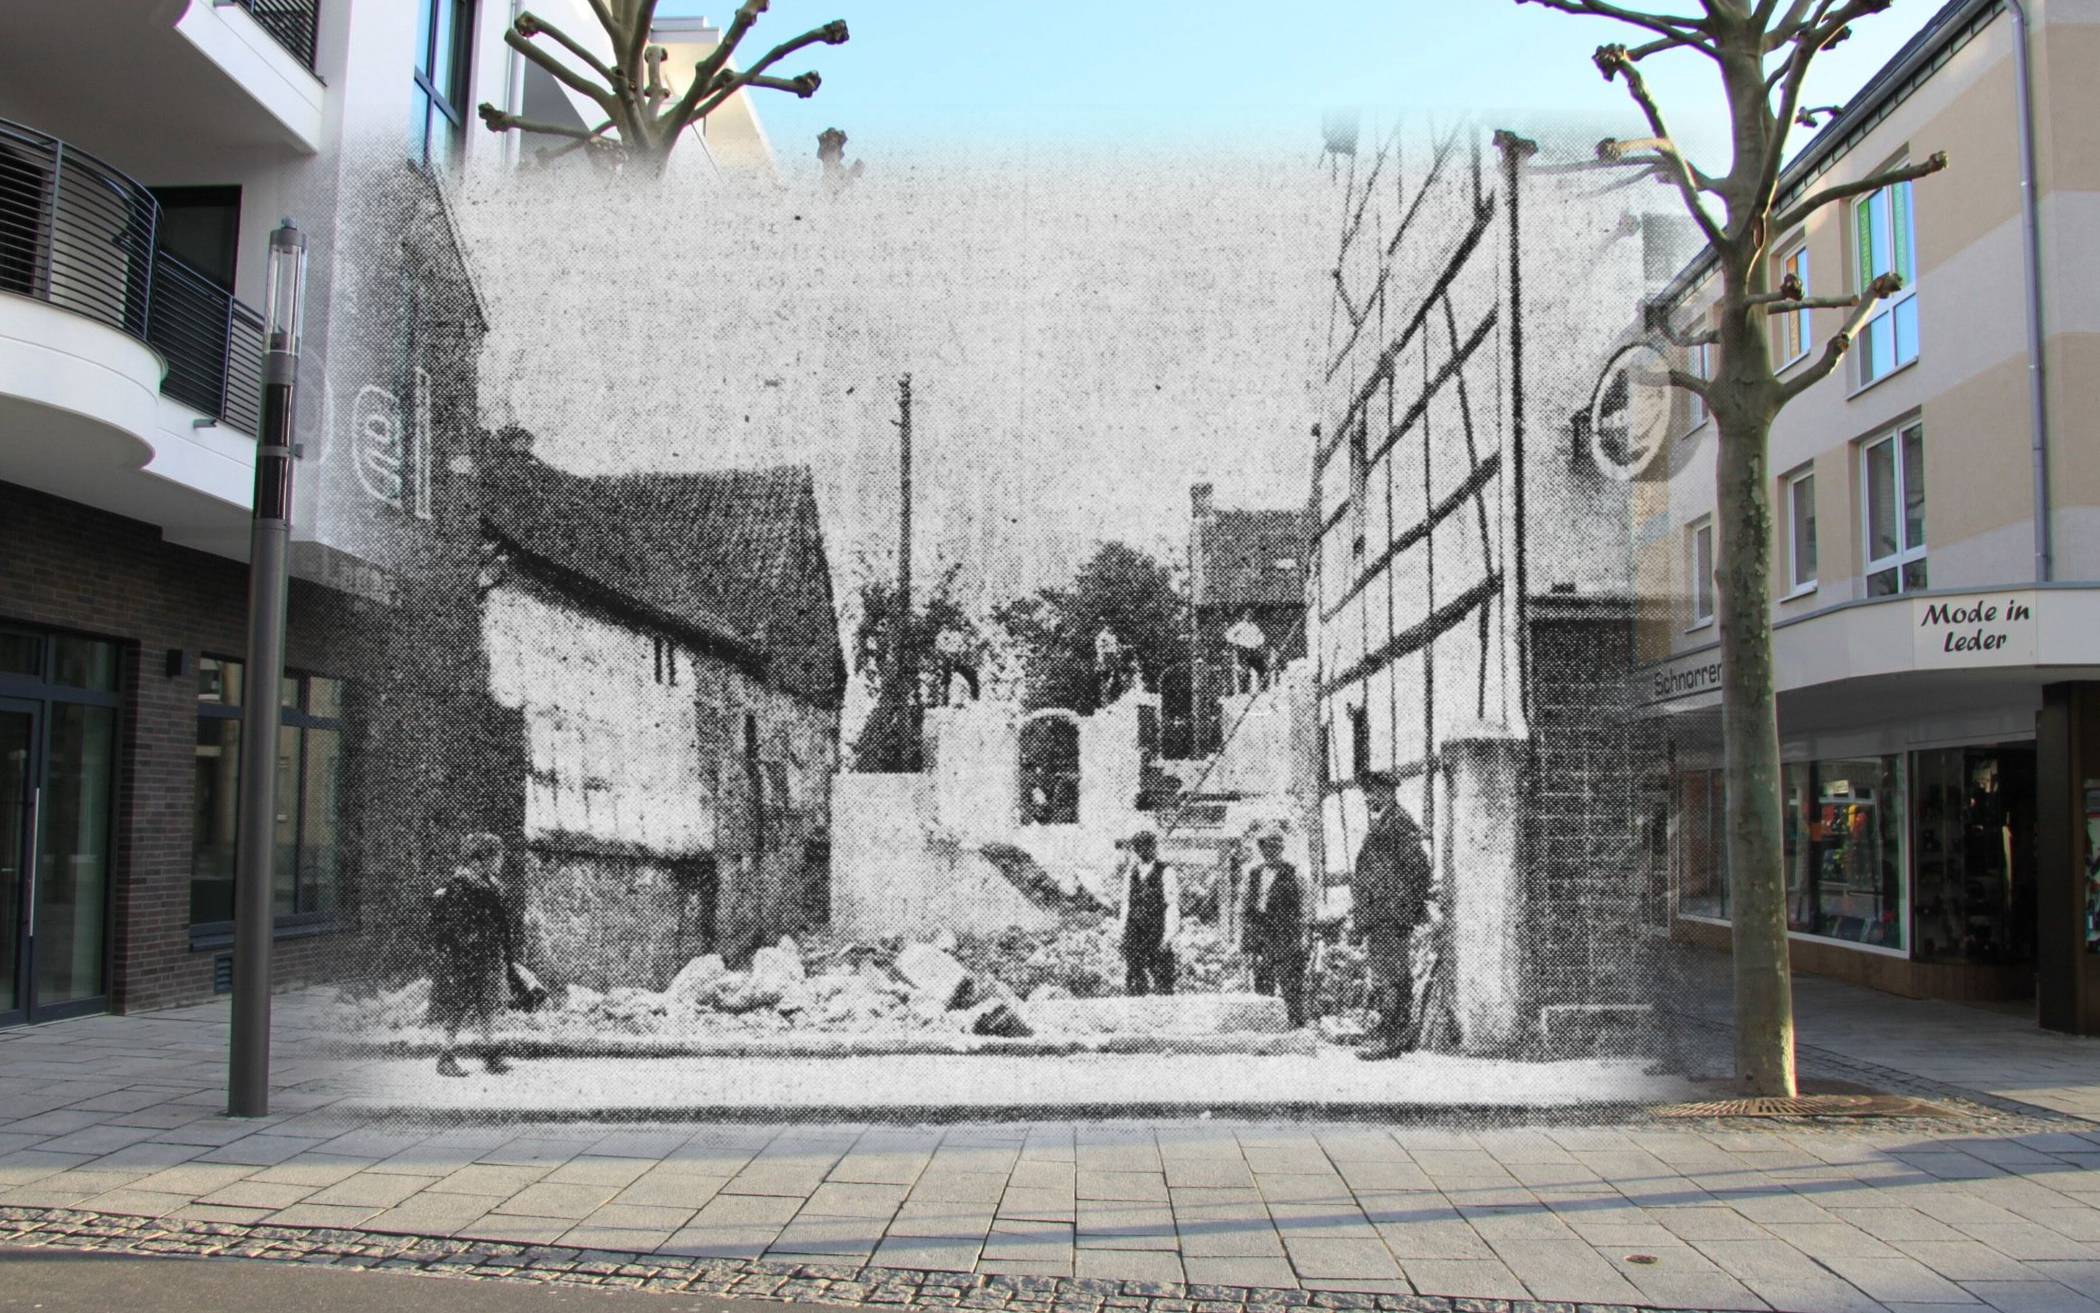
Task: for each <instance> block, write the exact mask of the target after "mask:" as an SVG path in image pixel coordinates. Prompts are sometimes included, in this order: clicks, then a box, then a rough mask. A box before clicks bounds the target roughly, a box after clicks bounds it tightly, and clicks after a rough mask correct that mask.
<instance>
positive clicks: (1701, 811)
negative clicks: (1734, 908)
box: [1671, 770, 1728, 920]
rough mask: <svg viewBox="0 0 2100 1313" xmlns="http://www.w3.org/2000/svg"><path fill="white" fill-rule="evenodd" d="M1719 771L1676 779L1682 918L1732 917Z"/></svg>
mask: <svg viewBox="0 0 2100 1313" xmlns="http://www.w3.org/2000/svg"><path fill="white" fill-rule="evenodd" d="M1722 781H1723V777H1722V774H1721V772H1720V771H1717V770H1691V771H1680V772H1679V773H1678V775H1677V787H1676V790H1675V792H1676V794H1677V833H1676V836H1675V842H1674V844H1673V845H1672V846H1673V847H1674V848H1675V849H1676V853H1675V860H1674V861H1673V862H1672V863H1671V864H1672V865H1673V866H1674V867H1675V868H1676V871H1677V911H1678V913H1679V915H1682V916H1709V917H1714V918H1717V919H1722V920H1725V919H1727V916H1728V839H1727V834H1728V831H1727V816H1726V809H1725V807H1724V806H1723V802H1724V799H1725V796H1726V795H1725V792H1724V789H1723V783H1722Z"/></svg>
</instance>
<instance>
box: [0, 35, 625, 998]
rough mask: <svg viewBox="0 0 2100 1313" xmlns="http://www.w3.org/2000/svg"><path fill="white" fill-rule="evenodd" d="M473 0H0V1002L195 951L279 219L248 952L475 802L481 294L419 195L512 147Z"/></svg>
mask: <svg viewBox="0 0 2100 1313" xmlns="http://www.w3.org/2000/svg"><path fill="white" fill-rule="evenodd" d="M577 9H578V12H579V13H582V14H585V16H586V17H587V11H585V9H584V7H583V6H581V5H579V6H577ZM511 16H512V15H511V12H510V10H509V8H508V7H506V6H501V5H495V4H491V3H485V2H484V3H476V2H475V0H227V2H224V3H210V2H208V0H122V3H118V4H112V5H94V6H85V5H77V4H72V3H69V2H68V0H24V2H23V3H19V4H11V5H8V6H6V7H5V9H4V11H0V1024H6V1023H8V1022H13V1021H21V1020H32V1021H33V1020H39V1019H47V1018H52V1017H57V1016H63V1015H69V1014H71V1013H75V1012H78V1011H82V1010H93V1009H101V1008H117V1009H123V1010H136V1009H143V1008H152V1007H158V1006H165V1005H170V1004H176V1003H184V1002H191V1001H196V1000H198V999H202V998H208V997H210V996H211V995H212V993H213V992H214V991H215V990H219V989H224V988H225V987H226V986H227V982H228V966H229V958H228V952H229V949H230V943H231V923H230V921H229V919H228V918H229V917H230V915H231V901H230V884H231V870H232V865H231V863H232V842H233V840H232V836H233V833H234V829H233V825H234V814H233V804H234V799H235V796H236V792H235V787H236V773H235V767H236V765H237V758H236V754H235V752H234V748H233V745H234V743H235V741H236V739H237V732H236V730H237V725H238V722H239V720H240V718H241V717H242V716H243V715H245V714H248V712H249V709H248V708H246V707H244V706H243V704H242V701H241V691H242V688H243V686H244V683H245V681H244V680H243V678H242V673H243V672H242V671H241V668H240V667H241V661H240V658H241V654H242V650H243V647H244V641H243V633H244V626H245V616H246V598H245V589H246V582H245V558H246V554H247V550H248V531H249V507H250V499H251V495H252V482H253V478H254V436H253V435H254V431H255V428H256V426H257V423H258V421H259V418H260V415H259V411H260V395H259V394H260V369H261V316H260V314H259V312H258V307H259V306H260V303H261V288H262V285H263V281H264V276H265V269H266V258H265V257H266V247H267V242H268V234H269V232H270V230H271V229H273V228H274V227H276V225H277V224H278V222H279V221H280V219H281V218H283V217H285V216H290V217H291V218H293V219H294V220H295V221H296V222H297V223H298V225H299V227H300V228H301V230H302V231H303V233H304V234H305V236H306V239H307V243H308V250H309V259H308V269H307V288H306V291H307V295H306V303H307V311H306V315H305V323H304V329H305V333H304V352H303V359H302V364H301V375H300V395H299V414H298V429H297V437H298V439H299V442H300V443H301V459H300V461H299V467H298V472H297V477H296V486H297V492H298V501H297V503H296V511H295V517H294V518H295V523H296V535H297V536H296V541H295V544H294V551H293V569H294V576H295V577H294V580H293V583H292V594H291V634H290V652H291V656H290V664H291V667H292V668H291V670H290V671H289V672H288V673H289V674H290V676H291V678H290V680H289V682H288V684H287V689H288V692H287V698H288V701H287V702H286V705H285V706H284V707H282V708H281V709H280V710H279V712H278V715H279V718H280V721H281V724H282V726H283V729H282V733H281V737H280V744H281V747H282V756H281V758H280V762H279V772H280V774H279V789H278V791H279V796H280V799H281V800H282V811H281V815H280V818H279V823H278V824H279V842H280V848H279V853H278V861H277V869H278V872H279V886H278V890H277V908H278V927H277V939H278V951H277V953H276V955H275V961H276V967H277V975H278V979H279V981H280V983H284V982H289V981H294V980H298V979H302V978H311V977H313V976H316V975H319V974H324V973H327V972H330V971H333V970H335V969H337V968H338V967H340V966H341V965H342V964H343V963H344V962H346V961H349V960H350V959H351V958H352V957H353V955H354V954H353V949H354V948H355V946H356V944H357V943H358V942H359V940H360V938H361V935H362V932H363V931H365V930H368V929H369V928H370V926H371V925H372V924H373V923H374V922H375V921H382V920H384V919H386V918H388V917H390V916H392V915H393V912H394V911H395V910H397V909H395V908H394V907H393V906H392V900H393V898H394V897H395V894H396V892H397V891H396V890H395V889H394V888H393V886H392V885H391V884H381V883H376V882H375V881H374V879H373V878H372V877H373V876H374V873H375V872H391V873H395V874H397V875H401V873H406V874H405V875H402V878H403V879H405V880H410V881H412V880H414V879H419V878H421V877H422V876H423V875H425V874H427V873H428V870H429V868H430V867H431V866H432V865H433V864H434V863H447V862H449V861H450V860H451V856H452V850H453V847H454V846H455V845H456V842H457V837H458V834H459V833H460V831H461V830H462V829H463V828H466V827H469V826H474V827H481V826H486V825H490V824H494V823H496V822H498V821H500V820H502V819H503V818H504V816H505V815H506V812H505V807H506V805H507V802H506V800H505V799H503V798H501V797H499V796H496V795H494V794H492V793H487V792H486V791H478V789H479V786H478V783H477V778H476V775H475V772H474V770H473V768H472V767H473V764H474V763H476V762H480V761H485V760H487V759H488V757H489V755H490V751H491V749H490V744H492V743H496V742H500V733H501V731H502V729H503V726H502V725H501V724H500V723H495V722H493V721H492V720H491V717H490V716H489V715H488V714H487V709H486V707H485V706H483V705H482V704H483V703H484V702H485V700H486V680H485V679H484V678H481V677H480V676H479V675H478V673H477V667H476V664H475V663H476V661H477V660H478V653H479V643H478V637H479V632H478V628H477V627H476V620H475V617H476V610H475V607H474V605H473V598H474V593H473V587H474V579H475V573H476V569H477V568H478V560H477V552H478V549H479V544H480V542H481V525H480V522H479V519H478V507H479V505H480V498H479V495H478V491H477V489H476V487H475V486H474V481H475V465H474V459H473V457H474V452H475V448H476V443H477V442H478V441H479V440H480V439H479V437H478V436H477V435H478V431H479V430H478V423H477V407H476V396H475V392H474V379H475V361H476V358H477V355H478V352H479V344H480V342H481V339H482V336H483V333H484V332H485V329H486V323H485V320H484V312H483V307H482V305H481V303H480V302H479V300H478V298H477V295H476V291H475V287H474V285H473V280H472V277H471V274H470V269H469V259H468V257H467V255H466V253H465V252H464V250H463V248H462V245H461V243H460V241H459V240H458V237H457V234H456V232H455V230H454V227H453V224H452V221H451V208H452V205H453V199H452V198H453V196H454V195H455V192H456V188H457V186H458V185H459V179H460V178H461V176H462V172H463V171H464V170H466V169H468V168H470V167H479V166H481V165H486V166H487V167H491V168H494V167H501V166H503V165H505V164H506V163H509V162H511V161H512V160H514V159H515V157H516V154H517V152H516V151H515V149H514V148H513V146H512V145H511V143H509V142H508V141H507V140H506V139H505V138H502V137H499V136H496V135H493V134H491V133H489V132H487V131H485V130H483V129H482V127H481V126H480V125H479V124H478V123H476V122H475V120H474V115H473V110H472V106H473V105H474V104H476V103H477V102H480V101H483V100H487V101H493V102H495V103H498V104H501V105H506V106H509V107H511V108H513V109H516V108H519V107H520V106H521V105H522V103H523V101H522V97H523V94H524V89H523V81H524V80H523V78H522V76H521V68H520V65H521V64H522V61H521V60H519V59H518V58H517V57H516V56H515V55H514V53H513V52H511V51H509V50H508V49H507V48H506V47H505V46H504V45H503V43H502V40H501V35H502V29H503V28H504V26H505V25H507V24H508V23H509V22H510V20H511ZM470 494H472V495H470ZM461 598H464V599H465V601H466V604H465V605H463V606H462V605H460V604H459V599H461ZM441 726H442V727H443V730H442V732H440V730H439V728H438V727H441Z"/></svg>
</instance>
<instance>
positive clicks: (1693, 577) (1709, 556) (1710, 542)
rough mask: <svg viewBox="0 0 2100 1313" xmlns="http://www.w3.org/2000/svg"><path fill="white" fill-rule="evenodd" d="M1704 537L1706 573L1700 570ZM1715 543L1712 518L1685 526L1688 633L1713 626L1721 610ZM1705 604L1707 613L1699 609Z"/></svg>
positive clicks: (1703, 516) (1700, 519)
mask: <svg viewBox="0 0 2100 1313" xmlns="http://www.w3.org/2000/svg"><path fill="white" fill-rule="evenodd" d="M1702 536H1704V537H1705V539H1706V569H1705V570H1704V571H1703V572H1702V571H1701V570H1700V568H1699V539H1700V538H1701V537H1702ZM1714 543H1715V537H1714V517H1713V516H1711V515H1702V516H1700V517H1699V518H1698V519H1696V520H1693V521H1692V522H1691V523H1690V524H1687V525H1686V526H1685V527H1684V572H1685V601H1686V604H1687V609H1688V611H1687V613H1688V615H1689V616H1690V620H1689V622H1688V623H1687V624H1686V625H1685V631H1686V632H1687V633H1689V632H1691V631H1693V630H1696V629H1704V628H1706V627H1707V626H1708V625H1710V624H1712V623H1713V622H1714V616H1715V614H1716V611H1717V609H1718V608H1717V607H1716V605H1715V602H1716V600H1717V599H1716V598H1715V596H1714V594H1715V592H1716V589H1715V587H1714V569H1715V567H1716V566H1717V565H1718V564H1719V562H1718V558H1717V557H1716V556H1715V554H1714ZM1702 602H1703V603H1704V604H1705V609H1704V610H1701V608H1700V604H1701V603H1702Z"/></svg>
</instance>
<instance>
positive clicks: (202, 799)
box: [190, 716, 241, 924]
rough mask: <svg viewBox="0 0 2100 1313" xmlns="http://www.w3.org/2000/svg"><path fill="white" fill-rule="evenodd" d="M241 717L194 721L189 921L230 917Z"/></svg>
mask: <svg viewBox="0 0 2100 1313" xmlns="http://www.w3.org/2000/svg"><path fill="white" fill-rule="evenodd" d="M240 797H241V722H240V721H238V720H236V719H233V718H232V717H229V716H212V717H206V718H200V719H199V720H198V721H197V773H196V789H195V793H194V795H193V802H194V807H195V813H194V815H193V817H192V821H191V826H190V836H191V838H190V844H191V847H190V921H191V923H192V924H210V923H213V922H218V921H231V920H233V858H234V842H235V838H234V836H235V833H236V830H235V823H236V822H237V821H238V819H239V815H240Z"/></svg>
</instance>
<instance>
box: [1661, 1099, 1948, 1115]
mask: <svg viewBox="0 0 2100 1313" xmlns="http://www.w3.org/2000/svg"><path fill="white" fill-rule="evenodd" d="M1656 1113H1657V1115H1659V1116H1663V1117H1951V1116H1953V1115H1954V1113H1953V1110H1952V1109H1949V1108H1945V1107H1942V1106H1941V1105H1939V1104H1937V1103H1928V1102H1926V1101H1925V1100H1923V1099H1913V1098H1910V1097H1908V1096H1905V1095H1901V1094H1802V1095H1797V1096H1796V1097H1794V1098H1791V1099H1788V1098H1769V1097H1767V1098H1750V1099H1715V1100H1713V1101H1711V1102H1707V1103H1678V1104H1672V1105H1671V1106H1669V1107H1666V1108H1658V1109H1656Z"/></svg>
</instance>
